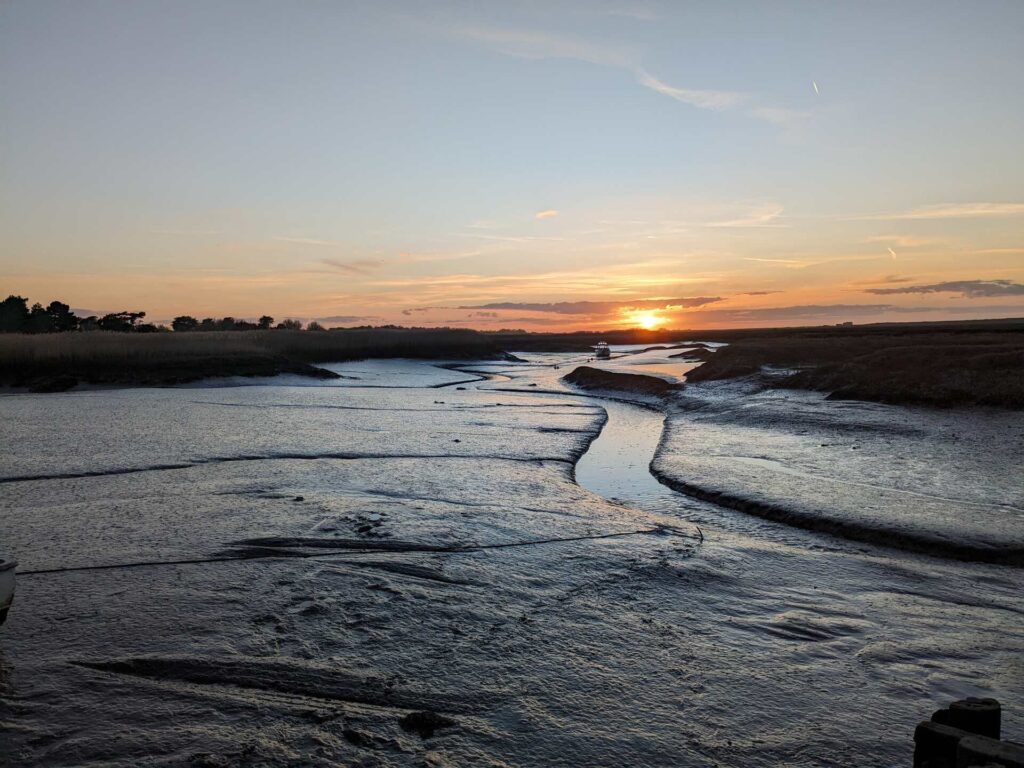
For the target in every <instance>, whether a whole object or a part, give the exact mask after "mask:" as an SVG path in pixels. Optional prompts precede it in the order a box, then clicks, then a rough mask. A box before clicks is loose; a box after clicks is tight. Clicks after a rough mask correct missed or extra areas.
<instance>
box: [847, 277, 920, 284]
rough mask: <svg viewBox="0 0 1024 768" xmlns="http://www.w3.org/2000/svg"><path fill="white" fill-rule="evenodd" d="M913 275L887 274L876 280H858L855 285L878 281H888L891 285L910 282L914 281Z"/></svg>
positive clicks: (876, 282)
mask: <svg viewBox="0 0 1024 768" xmlns="http://www.w3.org/2000/svg"><path fill="white" fill-rule="evenodd" d="M913 280H914V278H912V277H901V276H900V275H885V276H883V277H879V278H877V279H875V280H858V281H856V282H854V283H853V285H877V284H878V283H887V284H889V285H893V284H898V283H910V282H913Z"/></svg>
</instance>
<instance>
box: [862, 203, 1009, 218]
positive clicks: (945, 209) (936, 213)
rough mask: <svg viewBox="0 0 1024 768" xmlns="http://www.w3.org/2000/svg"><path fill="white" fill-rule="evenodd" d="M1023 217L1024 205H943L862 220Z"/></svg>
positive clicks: (879, 215) (884, 214) (883, 214)
mask: <svg viewBox="0 0 1024 768" xmlns="http://www.w3.org/2000/svg"><path fill="white" fill-rule="evenodd" d="M1022 215H1024V203H943V204H941V205H926V206H922V207H920V208H914V209H912V210H909V211H901V212H898V213H882V214H878V215H875V216H863V217H861V218H864V219H881V220H893V221H895V220H905V219H907V220H909V219H976V218H994V217H997V216H1022Z"/></svg>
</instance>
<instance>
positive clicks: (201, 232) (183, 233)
mask: <svg viewBox="0 0 1024 768" xmlns="http://www.w3.org/2000/svg"><path fill="white" fill-rule="evenodd" d="M153 234H154V235H171V236H180V237H204V236H206V235H223V234H225V230H223V229H157V230H154V231H153Z"/></svg>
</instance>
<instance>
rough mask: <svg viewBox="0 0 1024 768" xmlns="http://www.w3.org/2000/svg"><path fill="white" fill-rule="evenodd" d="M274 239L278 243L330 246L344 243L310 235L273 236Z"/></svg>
mask: <svg viewBox="0 0 1024 768" xmlns="http://www.w3.org/2000/svg"><path fill="white" fill-rule="evenodd" d="M274 240H276V241H277V242H279V243H292V244H294V245H327V246H332V247H337V246H339V245H344V243H339V242H336V241H334V240H317V239H316V238H312V237H275V238H274Z"/></svg>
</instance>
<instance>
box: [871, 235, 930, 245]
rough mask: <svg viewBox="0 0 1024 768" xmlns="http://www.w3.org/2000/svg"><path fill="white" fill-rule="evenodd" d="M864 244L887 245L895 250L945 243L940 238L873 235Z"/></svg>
mask: <svg viewBox="0 0 1024 768" xmlns="http://www.w3.org/2000/svg"><path fill="white" fill-rule="evenodd" d="M864 242H866V243H887V244H889V245H895V246H896V247H897V248H920V247H921V246H924V245H941V244H943V243H945V242H947V241H946V240H944V239H943V238H940V237H915V236H913V235H875V236H874V237H869V238H867V239H866V240H865V241H864Z"/></svg>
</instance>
